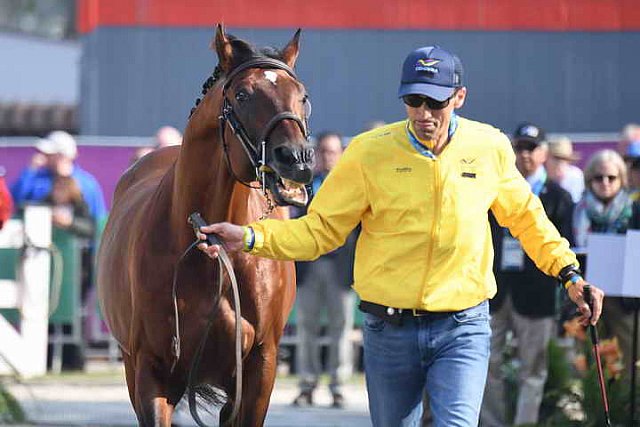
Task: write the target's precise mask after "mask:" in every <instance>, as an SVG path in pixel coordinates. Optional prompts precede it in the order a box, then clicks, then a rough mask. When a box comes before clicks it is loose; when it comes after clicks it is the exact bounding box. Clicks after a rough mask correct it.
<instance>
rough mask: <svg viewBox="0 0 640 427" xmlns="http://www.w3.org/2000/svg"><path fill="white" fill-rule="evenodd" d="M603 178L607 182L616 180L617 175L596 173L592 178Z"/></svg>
mask: <svg viewBox="0 0 640 427" xmlns="http://www.w3.org/2000/svg"><path fill="white" fill-rule="evenodd" d="M605 179H606V180H607V181H608V182H616V181H617V180H618V175H596V176H594V177H593V180H594V181H596V182H604V181H605Z"/></svg>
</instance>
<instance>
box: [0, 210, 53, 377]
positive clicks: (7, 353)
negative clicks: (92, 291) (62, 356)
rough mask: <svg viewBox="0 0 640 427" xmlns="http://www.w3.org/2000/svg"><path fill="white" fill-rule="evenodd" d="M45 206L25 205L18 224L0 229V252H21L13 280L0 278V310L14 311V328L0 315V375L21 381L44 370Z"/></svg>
mask: <svg viewBox="0 0 640 427" xmlns="http://www.w3.org/2000/svg"><path fill="white" fill-rule="evenodd" d="M50 246H51V208H50V207H47V206H27V207H26V208H25V211H24V220H22V221H21V220H15V219H14V220H10V221H8V222H7V223H6V224H5V227H4V228H3V229H2V230H1V231H0V248H10V249H11V248H14V249H20V248H24V256H23V257H21V262H20V265H19V266H18V272H17V276H18V278H17V279H16V280H15V281H14V280H0V308H15V309H18V311H19V313H20V326H19V329H18V330H17V329H16V328H14V327H13V325H11V323H9V321H7V319H6V318H5V317H4V316H2V315H0V374H7V373H17V374H19V375H20V376H22V377H32V376H37V375H44V374H45V373H46V371H47V340H48V329H47V328H48V321H49V274H50V269H51V257H50V254H49V252H48V251H46V250H43V249H42V248H49V247H50Z"/></svg>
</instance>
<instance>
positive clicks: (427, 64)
mask: <svg viewBox="0 0 640 427" xmlns="http://www.w3.org/2000/svg"><path fill="white" fill-rule="evenodd" d="M440 62H441V60H440V59H432V58H427V59H418V62H416V71H427V72H429V73H434V74H435V73H437V72H438V69H437V68H436V67H435V65H437V64H438V63H440Z"/></svg>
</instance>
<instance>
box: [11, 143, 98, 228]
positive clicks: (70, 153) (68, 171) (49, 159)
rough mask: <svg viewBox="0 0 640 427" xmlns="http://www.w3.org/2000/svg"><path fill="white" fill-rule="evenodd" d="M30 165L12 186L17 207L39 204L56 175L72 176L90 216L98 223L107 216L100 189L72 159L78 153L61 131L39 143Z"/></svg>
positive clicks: (92, 177) (48, 190)
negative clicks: (32, 203)
mask: <svg viewBox="0 0 640 427" xmlns="http://www.w3.org/2000/svg"><path fill="white" fill-rule="evenodd" d="M35 148H36V149H37V150H38V152H37V153H36V154H35V155H34V156H33V158H32V160H31V164H30V165H29V166H28V167H27V168H26V169H25V170H23V171H22V173H21V174H20V176H19V177H18V179H17V180H16V181H15V182H14V183H13V185H12V186H11V195H12V196H13V200H14V202H15V205H16V206H17V207H18V208H19V207H21V206H23V205H24V204H25V203H27V202H42V201H44V199H45V198H47V196H49V194H50V193H51V190H52V189H53V181H54V179H55V178H56V176H71V177H72V178H74V179H75V180H76V182H77V183H78V186H79V187H80V191H81V192H82V197H83V198H84V200H85V202H86V203H87V206H88V208H89V214H90V215H91V217H92V218H93V219H94V221H95V222H96V223H97V222H99V221H100V220H101V219H103V218H104V217H106V215H107V209H106V205H105V201H104V195H103V193H102V188H101V187H100V184H99V183H98V181H97V180H96V178H95V177H94V176H93V175H91V174H90V173H89V172H87V171H86V170H84V169H82V168H81V167H80V166H79V165H78V164H77V163H75V159H76V157H77V154H78V149H77V146H76V141H75V139H74V138H73V137H72V136H71V135H69V134H68V133H67V132H64V131H54V132H51V133H50V134H49V135H48V136H47V137H46V138H42V139H40V140H39V141H38V143H37V144H36V146H35Z"/></svg>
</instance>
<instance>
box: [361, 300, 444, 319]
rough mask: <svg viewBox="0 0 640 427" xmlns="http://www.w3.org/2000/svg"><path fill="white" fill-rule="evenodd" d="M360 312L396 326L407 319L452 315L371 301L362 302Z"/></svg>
mask: <svg viewBox="0 0 640 427" xmlns="http://www.w3.org/2000/svg"><path fill="white" fill-rule="evenodd" d="M358 308H360V311H363V312H365V313H369V314H373V315H374V316H376V317H379V318H381V319H382V320H386V321H387V322H389V323H392V324H394V325H400V324H402V319H403V318H406V317H425V316H429V317H434V318H438V317H445V316H449V315H451V313H452V312H450V311H428V310H418V309H414V308H395V307H388V306H386V305H381V304H376V303H374V302H369V301H360V304H359V305H358Z"/></svg>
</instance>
